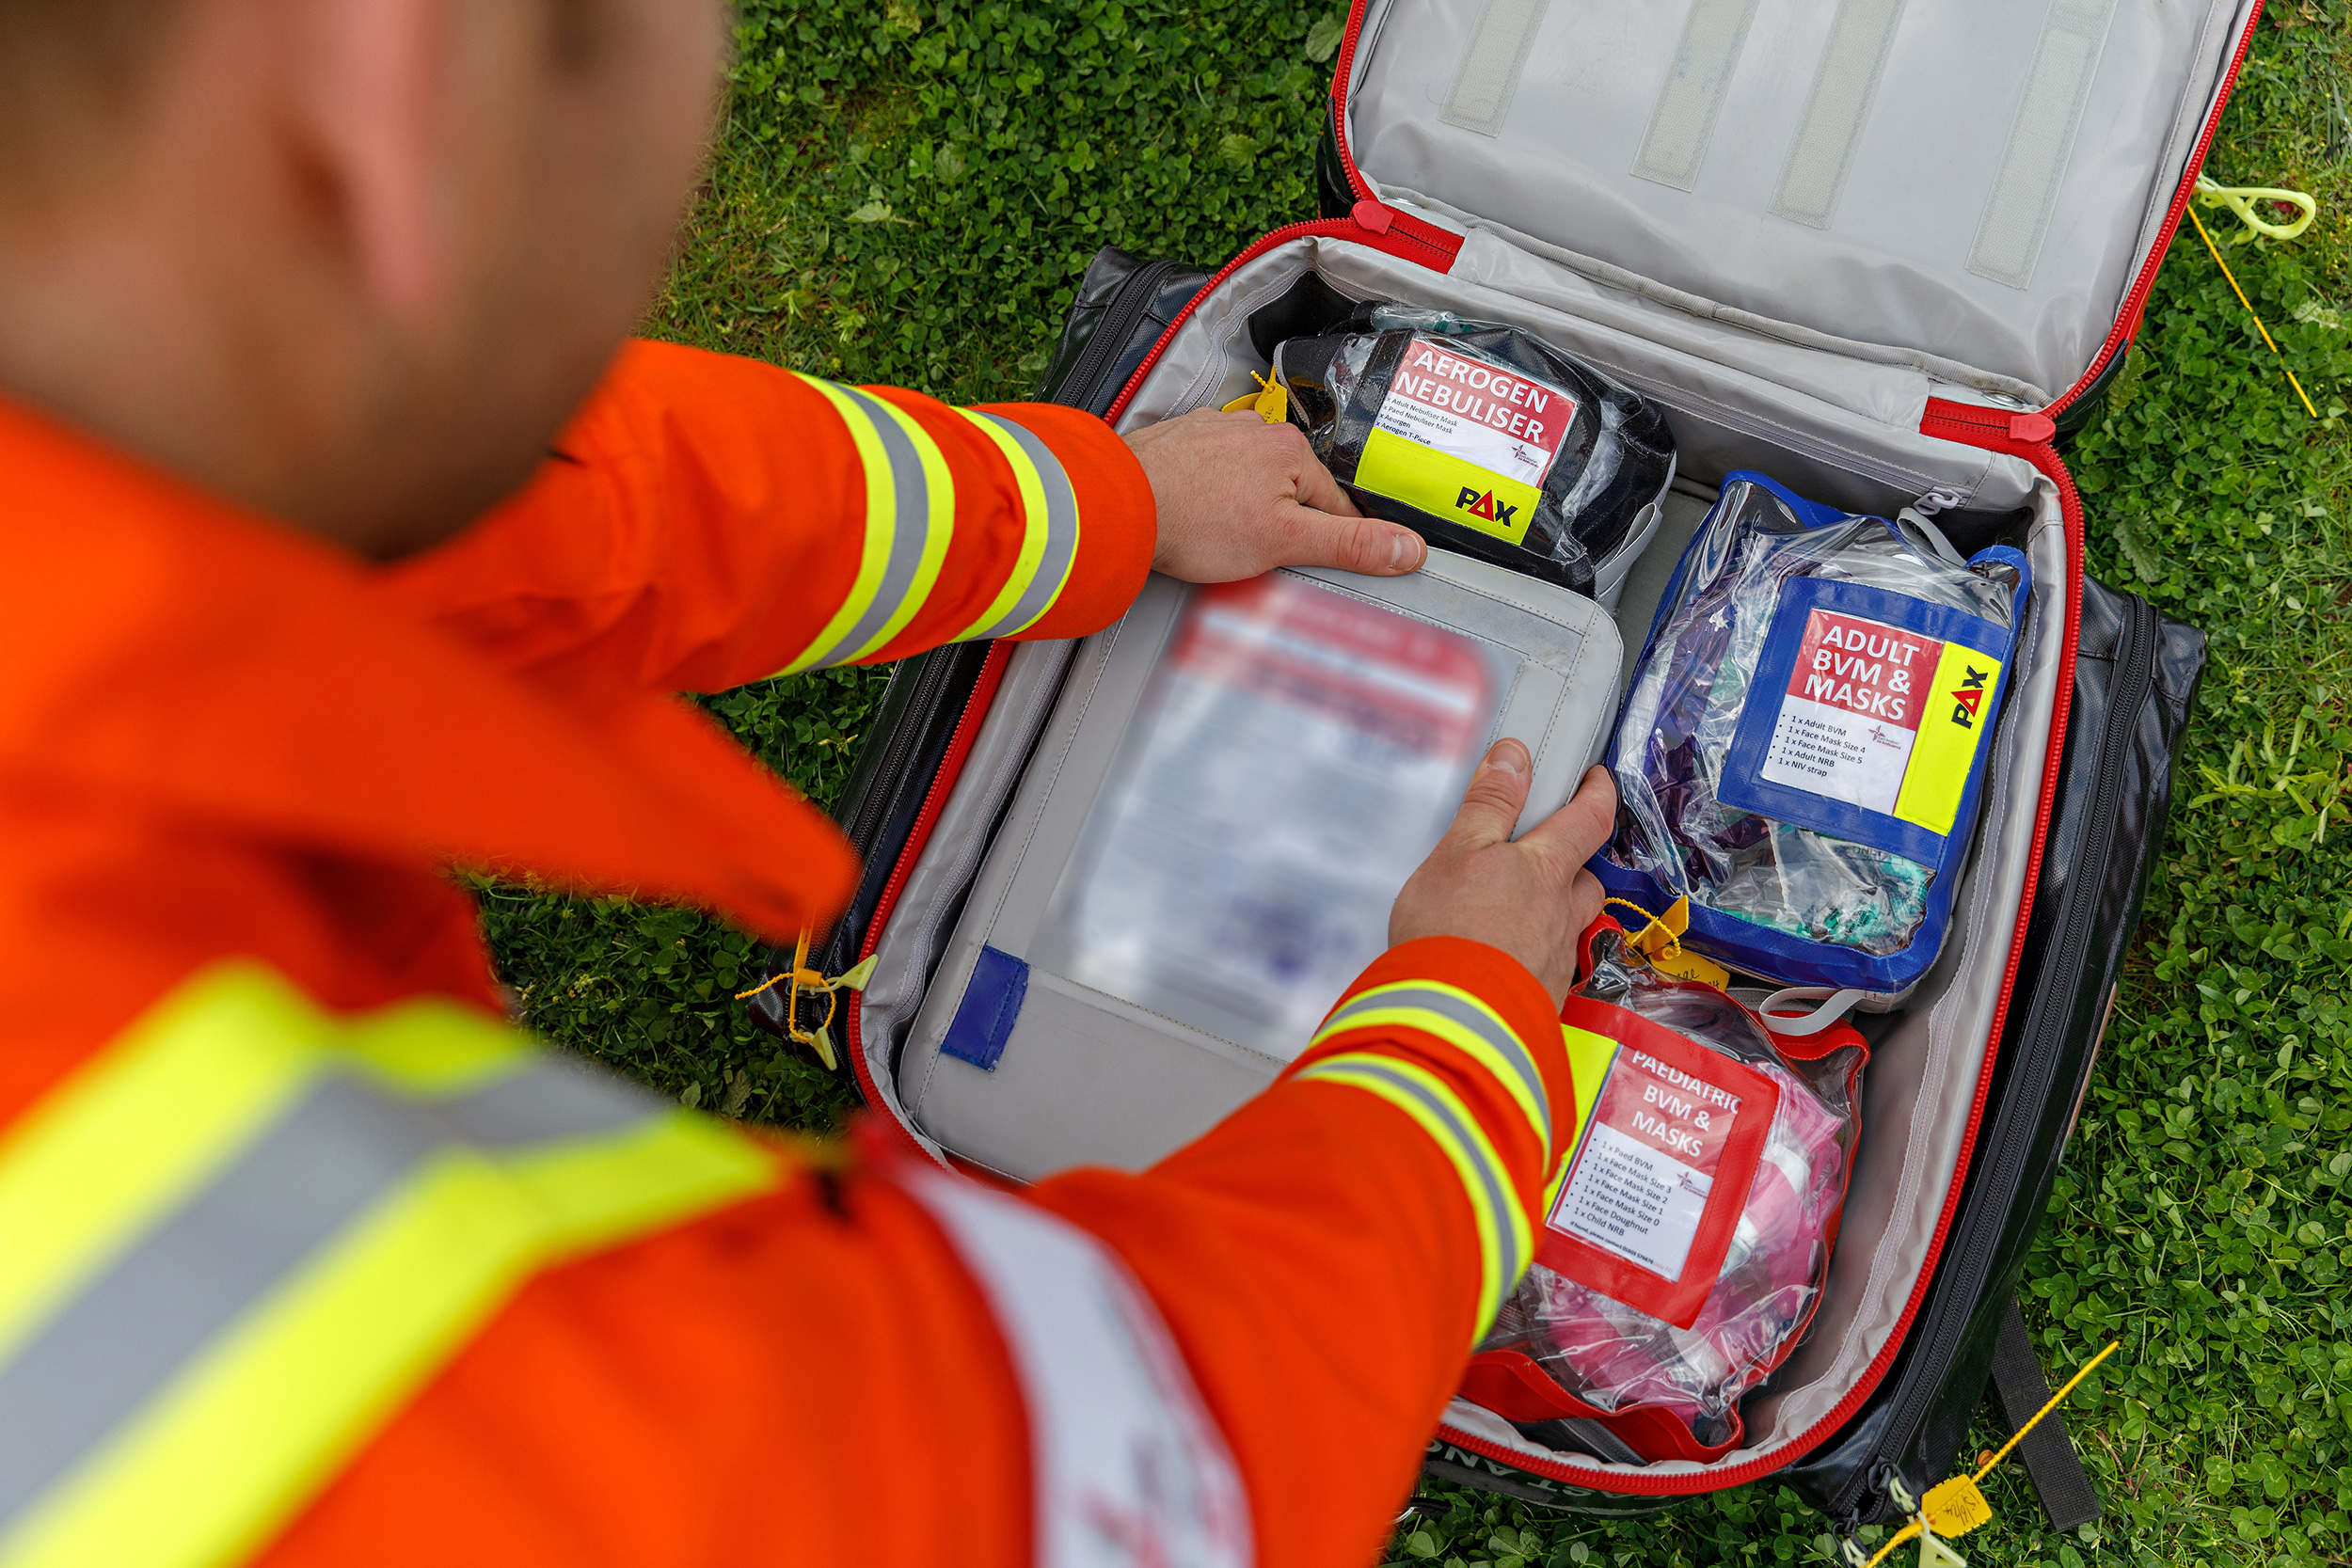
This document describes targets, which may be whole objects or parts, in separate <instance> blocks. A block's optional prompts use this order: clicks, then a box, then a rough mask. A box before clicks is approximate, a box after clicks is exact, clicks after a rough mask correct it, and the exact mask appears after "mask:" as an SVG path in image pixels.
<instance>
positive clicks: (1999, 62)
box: [1347, 0, 2249, 403]
mask: <svg viewBox="0 0 2352 1568" xmlns="http://www.w3.org/2000/svg"><path fill="white" fill-rule="evenodd" d="M1529 8H1530V7H1529V6H1528V4H1527V0H1398V3H1396V4H1392V5H1390V6H1387V7H1385V8H1383V10H1382V14H1381V16H1380V17H1379V19H1378V25H1377V26H1372V25H1367V27H1366V29H1365V35H1366V39H1367V40H1368V42H1369V46H1368V47H1367V46H1365V45H1364V44H1359V49H1358V52H1357V56H1356V62H1355V63H1356V71H1355V79H1354V81H1353V83H1352V85H1351V87H1350V90H1349V93H1348V105H1347V106H1348V147H1349V150H1350V151H1351V152H1352V153H1353V155H1354V157H1355V160H1356V164H1357V166H1358V168H1359V170H1360V171H1361V173H1362V174H1363V176H1364V177H1365V179H1366V180H1367V181H1368V182H1370V183H1371V184H1372V185H1373V187H1374V189H1375V193H1376V194H1378V195H1379V196H1380V197H1381V198H1383V199H1384V200H1398V201H1401V202H1405V203H1412V202H1415V201H1434V202H1436V203H1438V204H1441V205H1442V208H1443V210H1445V211H1448V212H1450V213H1452V214H1455V215H1457V217H1461V218H1464V219H1467V220H1468V221H1469V222H1470V223H1472V224H1474V225H1475V224H1486V223H1491V224H1495V225H1499V226H1502V227H1503V228H1505V229H1507V230H1518V231H1519V232H1520V233H1523V234H1525V235H1529V236H1532V237H1533V238H1534V239H1536V240H1538V241H1542V242H1546V243H1548V244H1549V245H1556V246H1558V247H1560V248H1561V250H1562V251H1564V252H1574V253H1580V254H1581V255H1584V256H1589V257H1592V258H1594V259H1595V260H1597V261H1599V262H1602V263H1605V264H1607V265H1608V266H1611V267H1615V268H1622V269H1624V270H1625V271H1627V272H1629V273H1632V274H1636V275H1638V276H1640V277H1644V278H1646V279H1649V280H1651V281H1653V282H1656V283H1659V284H1662V285H1664V286H1665V287H1666V288H1667V289H1669V290H1673V291H1679V292H1681V293H1685V294H1689V295H1693V296H1696V297H1697V298H1699V299H1700V300H1703V301H1708V302H1713V303H1714V304H1717V305H1722V306H1728V307H1731V308H1733V309H1738V310H1743V311H1748V312H1753V313H1754V314H1756V315H1757V316H1761V317H1765V318H1769V319H1771V320H1772V321H1777V322H1784V323H1788V324H1790V325H1794V326H1799V327H1804V328H1810V329H1813V330H1814V331H1817V332H1820V333H1824V334H1829V335H1832V336H1834V337H1836V338H1839V339H1848V340H1859V341H1862V342H1865V343H1871V344H1880V345H1885V346H1887V347H1891V348H1898V349H1905V350H1915V351H1922V352H1924V353H1926V354H1930V355H1933V356H1939V357H1941V358H1944V359H1948V360H1952V361H1957V362H1958V363H1960V364H1962V365H1965V366H1969V367H1973V368H1974V369H1975V370H1978V371H1981V372H1990V373H1992V374H1994V375H1996V376H2003V377H2009V378H2012V379H2013V380H2014V381H2016V382H2020V383H2024V384H2026V385H2027V386H2030V387H2033V388H2039V389H2040V392H2041V394H2042V396H2041V397H2040V398H2039V399H2038V402H2039V403H2046V402H2047V401H2049V399H2050V398H2051V397H2054V396H2055V395H2056V394H2057V393H2058V392H2061V391H2063V390H2064V389H2065V388H2068V387H2069V386H2071V385H2073V383H2074V381H2075V380H2076V379H2077V378H2078V377H2079V376H2080V375H2081V374H2082V372H2084V371H2085V370H2086V369H2088V368H2089V366H2090V361H2091V359H2092V358H2093V356H2095V355H2096V354H2097V353H2098V350H2099V347H2100V345H2101V343H2102V342H2103V341H2105V340H2106V335H2107V332H2108V330H2109V328H2110V327H2111V326H2112V325H2113V324H2114V322H2115V320H2116V317H2117V316H2118V314H2119V313H2120V311H2121V309H2122V303H2123V299H2124V295H2125V293H2126V292H2127V291H2128V290H2129V288H2130V286H2131V283H2132V280H2133V277H2135V276H2136V274H2137V271H2138V267H2139V263H2140V261H2141V260H2142V258H2143V257H2144V255H2145V254H2146V251H2147V249H2148V246H2149V245H2150V244H2151V243H2152V241H2153V234H2154V231H2155V230H2156V229H2157V228H2158V227H2159V226H2160V224H2161V221H2162V217H2163V214H2164V212H2165V210H2166V209H2167V207H2168V206H2169V201H2170V198H2171V195H2172V193H2173V191H2174V190H2175V189H2176V188H2177V186H2178V185H2179V182H2180V181H2181V179H2182V177H2183V174H2184V171H2185V168H2186V165H2187V161H2188V159H2189V157H2190V156H2191V155H2192V154H2193V152H2194V150H2195V145H2196V140H2197V136H2198V133H2199V130H2200V128H2201V124H2202V122H2203V119H2204V118H2205V116H2206V113H2207V111H2208V110H2209V108H2210V105H2211V104H2212V103H2213V102H2214V99H2215V96H2216V94H2217V92H2218V90H2219V87H2220V83H2221V79H2222V77H2223V75H2224V74H2225V72H2226V71H2227V70H2228V67H2229V64H2230V59H2231V55H2232V52H2233V44H2234V42H2235V40H2236V38H2237V36H2238V34H2239V33H2240V32H2241V31H2242V30H2243V29H2242V24H2243V21H2244V17H2245V14H2246V12H2247V10H2248V9H2249V3H2248V0H2161V3H2159V0H1908V3H1904V0H1842V3H1841V4H1839V5H1836V6H1832V5H1826V4H1819V3H1814V0H1686V3H1685V4H1683V5H1681V6H1677V7H1675V8H1671V9H1670V10H1668V11H1667V12H1666V13H1665V14H1661V8H1657V7H1643V6H1625V5H1621V4H1615V3H1613V0H1549V3H1548V4H1542V5H1539V6H1535V7H1534V10H1535V12H1536V13H1537V15H1536V18H1535V21H1534V26H1533V27H1532V29H1527V28H1523V27H1520V26H1518V24H1519V23H1520V22H1521V21H1522V20H1523V13H1524V12H1526V11H1527V10H1528V9H1529ZM1490 11H1491V13H1492V15H1493V19H1494V21H1495V22H1497V23H1511V24H1514V25H1510V26H1500V25H1488V21H1489V15H1490ZM1742 12H1745V13H1747V17H1748V19H1747V21H1746V23H1745V25H1744V30H1742V29H1741V28H1740V26H1739V23H1740V14H1741V13H1742ZM1735 34H1737V35H1738V37H1737V38H1736V39H1735V38H1734V35H1735ZM1522 39H1523V40H1524V41H1525V47H1524V50H1523V52H1522V53H1521V55H1520V56H1519V58H1518V60H1517V62H1516V66H1517V79H1516V82H1515V83H1514V84H1511V85H1510V87H1509V90H1507V91H1498V90H1496V87H1497V82H1496V77H1497V74H1498V72H1497V69H1496V68H1497V67H1498V66H1499V65H1500V63H1501V62H1500V61H1498V60H1497V59H1495V58H1494V56H1495V55H1496V54H1497V51H1498V50H1502V51H1508V50H1510V49H1511V47H1512V46H1513V44H1514V43H1515V42H1516V41H1517V40H1522ZM1881 43H1883V50H1881V49H1879V48H1878V47H1877V46H1878V45H1880V44H1881ZM1481 55H1483V56H1486V58H1485V60H1484V61H1483V64H1484V66H1485V68H1486V69H1485V70H1483V71H1470V72H1468V73H1467V75H1468V76H1470V77H1476V78H1478V80H1477V81H1475V82H1466V72H1465V67H1466V66H1477V65H1481V64H1482V61H1481V60H1480V59H1478V58H1474V56H1481ZM1718 68H1720V72H1719V71H1718ZM1465 87H1469V89H1470V91H1469V96H1468V98H1467V99H1466V98H1465V97H1464V91H1465ZM1717 87H1720V89H1721V90H1720V91H1719V92H1718V91H1717V90H1715V89H1716V88H1717ZM2078 88H2079V89H2080V90H2079V91H2078V90H2077V89H2078ZM1498 106H1499V113H1498V114H1496V115H1494V116H1492V117H1486V115H1485V111H1486V110H1488V109H1490V108H1496V107H1498ZM1465 108H1467V109H1469V110H1471V111H1473V112H1470V113H1467V114H1466V113H1464V112H1462V111H1463V110H1464V109H1465ZM1710 108H1711V111H1712V115H1711V119H1708V122H1707V123H1706V124H1705V125H1701V124H1700V123H1699V121H1700V119H1702V118H1705V112H1706V111H1708V110H1709V109H1710ZM1677 126H1678V127H1679V128H1680V129H1679V132H1677ZM1686 176H1687V186H1682V188H1678V186H1680V185H1681V182H1682V181H1683V180H1684V179H1685V177H1686ZM2053 180H2054V181H2055V183H2052V181H2053ZM1775 208H1778V209H1779V210H1778V211H1775V210H1774V209H1775Z"/></svg>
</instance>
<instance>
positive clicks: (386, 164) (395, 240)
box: [284, 0, 467, 323]
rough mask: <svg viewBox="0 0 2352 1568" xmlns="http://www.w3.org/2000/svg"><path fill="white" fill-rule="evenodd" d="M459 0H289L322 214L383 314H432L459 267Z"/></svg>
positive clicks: (305, 133)
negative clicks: (456, 9)
mask: <svg viewBox="0 0 2352 1568" xmlns="http://www.w3.org/2000/svg"><path fill="white" fill-rule="evenodd" d="M453 4H454V0H294V3H293V4H291V5H289V6H287V7H286V8H285V10H284V14H285V16H286V19H287V21H288V23H289V40H290V42H292V44H293V46H294V48H295V49H296V50H297V51H298V56H297V58H295V59H294V61H293V62H292V64H293V65H294V72H293V75H292V77H291V80H293V81H294V82H295V83H297V84H299V86H297V87H295V88H294V91H295V93H296V94H297V102H296V104H295V107H294V112H295V114H296V116H297V117H298V119H299V120H300V125H299V128H298V131H297V135H300V136H301V137H302V138H303V139H304V140H305V141H306V142H308V143H309V144H310V155H311V156H312V157H313V158H315V159H316V160H317V162H318V164H319V168H318V174H319V176H320V180H321V186H322V195H323V197H324V198H325V200H326V203H327V206H328V210H327V211H326V213H325V214H322V215H323V216H324V217H325V218H326V221H327V222H329V223H331V224H334V225H335V226H337V227H339V228H340V229H341V230H342V243H343V244H345V245H347V246H348V247H349V250H350V256H351V261H352V262H353V264H354V266H355V268H356V270H357V272H358V278H357V279H356V281H357V282H358V284H359V285H360V286H361V287H362V288H364V289H365V290H366V292H367V293H369V294H370V295H372V296H373V300H374V302H375V303H376V305H377V306H378V307H379V308H381V309H383V310H385V311H386V312H387V313H388V314H389V315H391V316H393V317H395V318H401V319H405V320H407V321H410V322H412V323H413V322H417V321H419V320H420V319H421V318H423V317H427V316H430V315H431V314H432V313H433V312H434V310H435V309H436V308H437V306H439V305H440V304H441V303H442V302H443V300H444V298H445V296H446V294H447V292H448V290H449V289H450V287H451V286H452V284H453V282H454V277H453V273H454V272H455V271H456V267H457V257H456V255H455V247H456V244H457V240H458V236H457V234H456V232H455V230H456V227H457V222H458V219H459V209H460V204H461V202H462V196H461V193H460V191H459V189H458V183H459V182H458V180H457V178H456V173H455V166H454V164H453V157H454V155H456V154H457V153H458V152H459V151H460V150H459V149H458V148H456V147H455V146H453V145H452V144H453V142H454V141H455V140H456V139H457V138H456V137H455V135H453V132H454V130H455V126H454V124H453V119H454V116H455V114H456V112H457V111H458V109H459V105H460V104H461V103H463V102H464V101H465V99H466V96H467V95H466V92H465V84H461V83H460V82H459V81H458V80H457V77H458V74H459V72H460V70H461V67H460V64H459V58H460V55H461V54H462V53H463V49H462V44H461V40H460V39H459V38H458V37H457V31H458V29H459V28H460V27H462V26H463V25H464V23H463V21H462V19H461V18H459V17H458V16H456V15H455V14H453Z"/></svg>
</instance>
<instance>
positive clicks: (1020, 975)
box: [939, 947, 1029, 1072]
mask: <svg viewBox="0 0 2352 1568" xmlns="http://www.w3.org/2000/svg"><path fill="white" fill-rule="evenodd" d="M1028 994H1029V966H1028V964H1027V963H1026V962H1025V961H1024V960H1022V959H1020V958H1014V957H1013V956H1012V955H1011V954H1009V953H1000V952H998V951H997V950H996V949H995V948H993V947H983V948H981V949H980V961H979V962H977V963H976V964H974V965H973V966H972V978H971V980H970V982H969V983H967V984H966V985H965V986H964V988H963V1000H962V1001H961V1002H960V1003H958V1004H956V1016H955V1019H954V1021H953V1022H950V1023H949V1024H948V1025H947V1037H946V1039H944V1040H942V1041H941V1042H940V1045H939V1050H940V1053H941V1054H942V1055H946V1056H953V1057H954V1058H955V1059H956V1060H958V1061H960V1062H970V1063H971V1064H972V1065H973V1066H974V1067H976V1068H978V1069H982V1070H983V1071H986V1072H993V1071H995V1070H996V1059H997V1058H998V1057H999V1056H1002V1055H1003V1054H1004V1053H1005V1041H1006V1039H1007V1038H1009V1037H1010V1036H1011V1034H1012V1026H1013V1024H1014V1023H1015V1022H1018V1021H1019V1019H1020V1017H1021V1003H1022V1000H1023V998H1025V997H1026V996H1027V995H1028Z"/></svg>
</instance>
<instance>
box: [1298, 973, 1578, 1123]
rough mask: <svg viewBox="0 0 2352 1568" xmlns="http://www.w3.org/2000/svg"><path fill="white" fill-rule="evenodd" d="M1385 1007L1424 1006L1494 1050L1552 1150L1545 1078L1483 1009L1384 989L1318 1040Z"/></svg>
mask: <svg viewBox="0 0 2352 1568" xmlns="http://www.w3.org/2000/svg"><path fill="white" fill-rule="evenodd" d="M1384 1007H1421V1008H1423V1009H1425V1010H1427V1011H1429V1012H1433V1013H1436V1014H1438V1016H1439V1017H1441V1018H1446V1019H1450V1020H1452V1021H1453V1022H1455V1023H1458V1024H1460V1025H1461V1026H1462V1027H1463V1028H1465V1029H1467V1030H1469V1031H1470V1033H1471V1034H1473V1035H1476V1036H1477V1037H1479V1038H1480V1039H1482V1040H1485V1041H1486V1043H1487V1044H1488V1045H1491V1046H1493V1047H1494V1048H1495V1050H1496V1052H1497V1053H1500V1054H1501V1055H1502V1059H1503V1060H1504V1061H1506V1062H1508V1063H1510V1064H1511V1070H1512V1071H1514V1072H1516V1073H1518V1075H1519V1082H1520V1083H1522V1084H1525V1085H1527V1092H1528V1093H1530V1094H1532V1095H1534V1097H1535V1109H1536V1111H1537V1112H1538V1113H1539V1114H1540V1115H1541V1117H1543V1138H1544V1147H1545V1148H1550V1147H1551V1097H1550V1096H1549V1095H1548V1094H1546V1093H1545V1092H1544V1075H1543V1074H1542V1073H1541V1072H1539V1071H1537V1070H1536V1068H1535V1060H1534V1057H1532V1056H1530V1055H1529V1054H1528V1053H1527V1048H1526V1047H1525V1046H1523V1045H1521V1044H1520V1043H1519V1037H1518V1036H1517V1035H1515V1034H1513V1033H1511V1031H1510V1030H1508V1029H1506V1028H1504V1027H1503V1025H1502V1021H1501V1020H1500V1019H1498V1018H1496V1017H1495V1016H1494V1015H1493V1014H1492V1013H1489V1012H1487V1011H1486V1009H1484V1008H1483V1007H1479V1006H1473V1005H1472V1004H1470V1002H1467V1001H1465V1000H1463V999H1462V998H1461V997H1458V996H1454V995H1451V994H1449V993H1448V992H1445V991H1441V990H1426V989H1424V988H1422V987H1420V986H1413V987H1408V988H1403V989H1399V990H1386V989H1384V990H1378V991H1375V992H1374V993H1373V994H1372V995H1369V996H1359V997H1358V998H1356V999H1355V1000H1354V1001H1352V1002H1350V1003H1349V1004H1348V1005H1347V1006H1344V1007H1342V1008H1341V1009H1340V1010H1339V1011H1338V1012H1336V1013H1333V1014H1332V1015H1331V1017H1330V1019H1329V1020H1328V1021H1327V1022H1326V1023H1325V1024H1324V1025H1323V1027H1322V1028H1320V1029H1318V1030H1316V1031H1315V1037H1316V1038H1318V1039H1320V1038H1322V1037H1325V1036H1327V1035H1329V1034H1331V1033H1333V1032H1334V1031H1336V1030H1339V1029H1343V1028H1345V1027H1346V1026H1347V1021H1348V1020H1349V1019H1350V1018H1352V1017H1356V1016H1359V1015H1361V1014H1364V1013H1370V1012H1377V1011H1379V1010H1380V1009H1382V1008H1384Z"/></svg>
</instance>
